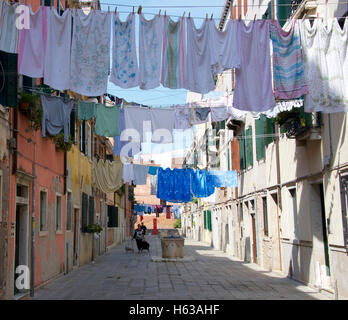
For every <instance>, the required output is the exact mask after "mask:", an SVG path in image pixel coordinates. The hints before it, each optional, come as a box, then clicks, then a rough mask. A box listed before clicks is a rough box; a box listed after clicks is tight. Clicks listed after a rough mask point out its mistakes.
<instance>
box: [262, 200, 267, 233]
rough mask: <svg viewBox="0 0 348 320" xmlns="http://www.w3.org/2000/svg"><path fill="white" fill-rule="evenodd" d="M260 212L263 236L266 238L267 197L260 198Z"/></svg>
mask: <svg viewBox="0 0 348 320" xmlns="http://www.w3.org/2000/svg"><path fill="white" fill-rule="evenodd" d="M262 211H263V234H264V235H265V236H267V237H268V212H267V197H262Z"/></svg>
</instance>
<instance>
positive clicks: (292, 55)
mask: <svg viewBox="0 0 348 320" xmlns="http://www.w3.org/2000/svg"><path fill="white" fill-rule="evenodd" d="M270 31H271V39H272V44H273V82H274V94H275V96H276V97H277V98H278V99H287V100H290V99H296V98H299V97H301V96H302V95H304V94H307V93H308V87H307V85H306V81H305V78H304V66H303V57H302V50H301V42H300V33H299V28H298V24H297V23H295V22H293V23H292V25H291V29H290V30H289V31H288V32H286V31H284V30H283V29H282V27H281V26H280V24H279V22H278V20H274V21H271V24H270Z"/></svg>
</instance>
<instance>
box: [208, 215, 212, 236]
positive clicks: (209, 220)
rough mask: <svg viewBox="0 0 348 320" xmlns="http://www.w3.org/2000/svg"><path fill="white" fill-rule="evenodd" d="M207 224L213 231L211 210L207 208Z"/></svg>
mask: <svg viewBox="0 0 348 320" xmlns="http://www.w3.org/2000/svg"><path fill="white" fill-rule="evenodd" d="M207 226H208V230H209V231H212V226H211V211H210V210H207Z"/></svg>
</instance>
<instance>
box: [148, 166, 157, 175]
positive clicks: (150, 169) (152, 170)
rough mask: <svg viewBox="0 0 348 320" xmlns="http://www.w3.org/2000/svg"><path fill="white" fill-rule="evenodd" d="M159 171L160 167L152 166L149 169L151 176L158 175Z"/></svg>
mask: <svg viewBox="0 0 348 320" xmlns="http://www.w3.org/2000/svg"><path fill="white" fill-rule="evenodd" d="M157 170H158V167H152V166H150V167H149V174H151V175H153V176H154V175H156V174H157Z"/></svg>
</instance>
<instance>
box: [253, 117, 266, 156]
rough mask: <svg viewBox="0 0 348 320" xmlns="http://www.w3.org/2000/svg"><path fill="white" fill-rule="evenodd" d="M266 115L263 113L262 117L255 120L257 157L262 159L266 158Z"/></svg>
mask: <svg viewBox="0 0 348 320" xmlns="http://www.w3.org/2000/svg"><path fill="white" fill-rule="evenodd" d="M265 122H266V121H265V116H264V115H261V116H260V119H258V120H255V131H256V159H257V160H261V159H264V158H265V139H264V130H265Z"/></svg>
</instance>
